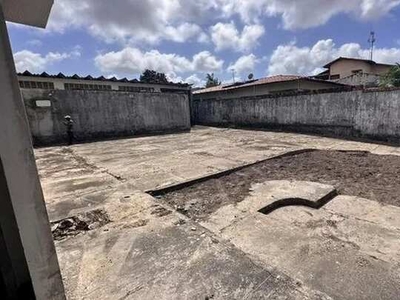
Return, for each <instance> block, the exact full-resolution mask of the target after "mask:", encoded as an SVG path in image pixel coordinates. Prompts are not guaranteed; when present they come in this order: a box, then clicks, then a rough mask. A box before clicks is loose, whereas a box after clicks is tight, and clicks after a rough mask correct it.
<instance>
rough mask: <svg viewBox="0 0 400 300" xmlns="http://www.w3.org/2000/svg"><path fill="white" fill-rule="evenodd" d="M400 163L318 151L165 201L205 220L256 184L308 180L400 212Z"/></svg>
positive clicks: (168, 196) (197, 186) (273, 162)
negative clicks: (393, 207)
mask: <svg viewBox="0 0 400 300" xmlns="http://www.w3.org/2000/svg"><path fill="white" fill-rule="evenodd" d="M399 170H400V157H399V156H393V155H375V154H371V153H368V152H345V151H314V152H307V153H302V154H297V155H293V156H287V157H281V158H275V159H271V160H268V161H265V162H262V163H259V164H256V165H253V166H250V167H248V168H244V169H242V170H240V171H237V172H234V173H231V174H229V175H225V176H222V177H220V178H215V179H210V180H208V181H205V182H202V183H198V184H195V185H192V186H189V187H186V188H183V189H181V190H178V191H174V192H170V193H167V194H165V195H163V196H162V197H161V199H162V200H163V201H166V202H167V203H168V204H169V205H171V206H173V207H174V208H175V209H176V210H178V211H179V212H181V213H183V214H185V215H187V216H189V217H192V218H195V219H203V218H205V217H207V216H208V215H209V214H211V213H212V212H214V211H216V210H217V209H218V208H220V207H221V206H224V205H227V204H231V203H238V202H240V201H242V200H243V199H244V198H245V197H246V196H247V195H248V194H249V190H250V187H251V185H252V184H254V183H262V182H265V181H267V180H303V181H313V182H320V183H325V184H330V185H333V186H334V187H335V188H336V189H337V191H338V192H339V194H343V195H350V196H358V197H362V198H367V199H370V200H375V201H378V202H381V203H383V204H391V205H396V206H400V198H399V196H398V195H400V176H399V172H400V171H399Z"/></svg>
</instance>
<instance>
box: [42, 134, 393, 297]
mask: <svg viewBox="0 0 400 300" xmlns="http://www.w3.org/2000/svg"><path fill="white" fill-rule="evenodd" d="M307 149H317V150H330V151H334V150H345V151H368V152H370V153H373V154H376V157H377V162H376V163H377V164H379V159H380V158H379V157H382V159H385V160H386V161H389V163H390V161H391V160H393V161H396V163H397V162H398V157H399V156H400V149H399V148H398V147H392V146H386V145H380V144H372V143H364V142H356V141H347V140H341V139H334V138H327V137H319V136H311V135H301V134H293V133H283V132H267V131H248V130H238V129H226V128H225V129H223V128H210V127H194V128H193V129H192V131H191V132H190V133H181V134H170V135H162V136H151V137H140V138H129V139H120V140H112V141H103V142H94V143H87V144H79V145H74V146H71V147H63V146H61V147H48V148H40V149H36V150H35V155H36V159H37V165H38V169H39V174H40V177H41V182H42V187H43V191H44V194H45V199H46V205H47V209H48V213H49V218H50V220H51V221H52V222H53V228H52V229H53V232H59V233H60V232H61V233H62V232H63V231H65V232H66V233H67V234H65V235H62V234H60V235H59V236H57V237H56V247H57V252H58V257H59V261H60V266H61V271H62V275H63V278H64V284H65V287H66V291H67V297H68V299H399V298H398V295H400V223H399V220H398V217H397V216H399V215H400V208H399V207H398V206H396V205H392V204H395V203H396V201H395V200H396V199H395V198H396V197H395V196H394V197H392V198H390V201H385V200H387V199H381V198H383V197H386V196H385V193H384V192H382V191H378V192H376V191H377V188H375V190H373V192H376V193H372V192H371V193H370V194H363V193H356V189H357V187H358V185H357V184H353V185H351V189H349V188H348V186H346V185H344V187H345V188H343V189H342V186H341V185H340V182H337V181H332V182H327V178H328V177H323V176H319V175H318V176H316V175H314V176H306V175H305V176H304V178H302V177H301V176H299V175H298V174H297V176H295V177H293V178H289V177H288V178H284V177H285V176H281V177H283V178H279V180H273V179H269V177H265V178H264V179H262V180H261V179H260V180H258V181H254V182H249V183H248V186H247V185H246V186H245V189H246V191H245V193H242V196H241V198H240V201H234V203H233V202H232V201H230V198H227V199H225V200H224V201H220V202H219V205H218V206H215V207H214V208H213V209H210V210H204V212H205V213H204V212H203V213H202V214H201V216H200V215H196V214H190V213H185V210H183V209H182V207H181V206H180V205H181V204H182V202H183V204H185V203H186V202H187V203H188V204H189V206H190V205H191V203H194V202H196V203H202V201H206V200H207V201H209V199H212V198H213V197H219V198H223V196H221V195H219V194H218V193H217V192H215V194H213V193H214V192H209V193H208V194H207V193H204V194H207V195H208V196H207V197H209V199H208V198H207V199H206V198H203V196H202V194H201V193H197V194H196V193H194V192H193V193H192V194H191V193H190V192H185V191H186V189H192V191H196V189H197V190H201V189H205V190H206V189H208V187H209V185H210V182H211V181H213V182H214V183H213V184H214V185H215V184H218V185H219V186H220V187H222V186H223V185H225V184H227V183H229V178H230V177H229V176H235V175H234V174H236V173H238V172H239V173H240V172H242V173H245V172H247V171H246V170H248V168H249V167H247V168H246V167H245V168H244V169H240V170H237V171H235V172H233V173H231V175H229V174H225V175H222V174H220V175H219V176H218V178H219V179H218V180H215V179H209V180H206V181H203V182H193V183H190V181H192V180H195V179H201V178H203V177H205V176H209V175H213V174H217V173H220V172H223V171H228V170H230V169H233V168H237V167H241V166H245V165H248V164H253V163H256V162H260V164H262V163H263V162H261V161H264V160H267V159H271V158H274V157H277V156H282V155H290V154H291V153H302V152H304V151H305V150H307ZM286 158H288V159H289V158H290V156H286ZM267 162H268V161H267ZM386 163H387V162H386ZM257 166H258V164H255V165H253V166H252V167H251V168H253V169H255V170H256V169H257ZM313 167H314V168H315V166H313ZM359 167H361V165H360V166H359ZM354 168H355V170H354V172H355V173H356V172H358V171H357V165H355V167H354ZM294 170H298V169H294ZM301 170H302V171H304V172H307V168H306V167H304V166H302V169H301ZM391 172H392V173H388V174H391V176H393V172H395V171H393V170H392V171H391ZM277 173H279V170H277ZM333 173H334V174H336V173H337V172H336V171H335V169H334V170H333ZM285 174H286V173H285ZM336 175H337V174H336ZM379 176H383V177H385V174H384V172H382V175H379ZM386 176H389V175H386ZM249 178H252V177H249ZM260 178H261V177H260ZM335 178H336V177H335ZM337 178H339V179H340V178H341V177H340V176H339V175H338V176H337ZM346 178H347V179H346V180H348V177H346ZM328 179H329V178H328ZM224 180H225V181H224ZM343 180H344V179H343ZM380 180H383V179H380ZM339 181H340V180H339ZM383 182H387V187H382V189H384V190H387V191H392V190H393V184H392V185H391V182H390V178H389V179H387V180H386V181H383ZM180 183H188V184H187V185H183V186H182V188H180V189H178V190H175V189H174V188H173V186H174V185H177V184H180ZM236 184H239V183H235V185H236ZM396 184H397V181H396V183H395V184H394V185H396ZM163 188H169V189H165V190H163ZM360 188H362V185H360ZM371 188H372V187H371ZM396 188H397V187H395V189H396ZM232 189H233V187H232ZM150 191H153V192H152V193H150V194H152V195H153V196H151V195H150V194H149V193H146V192H150ZM235 191H236V190H235ZM346 191H351V192H352V194H345V193H344V192H346ZM225 194H226V193H225ZM337 194H339V195H337ZM359 195H362V196H363V197H360V196H359ZM365 195H373V196H374V197H372V196H371V197H369V198H368V197H366V196H365ZM177 197H178V198H177ZM328 198H329V199H328ZM372 198H373V199H372ZM166 199H169V200H168V201H166ZM176 199H179V201H178V200H176ZM293 199H294V200H293ZM299 199H300V200H299ZM321 199H327V200H326V201H325V200H324V201H322V202H323V203H322V202H321V203H320V204H321V205H318V207H319V206H322V207H320V208H319V209H316V208H310V207H306V206H291V205H290V204H296V203H297V204H299V203H300V202H301V203H303V204H304V203H306V204H310V203H314V202H317V201H319V200H321ZM296 201H297V202H296ZM299 201H300V202H299ZM204 203H206V202H204ZM276 203H278V205H275V204H276ZM282 203H284V204H285V205H284V206H285V207H278V206H282V205H279V204H282ZM268 205H272V206H274V205H275V206H276V207H274V209H273V210H268V212H267V213H265V214H264V213H262V212H263V208H265V207H268ZM311 205H312V204H311ZM272 206H271V207H272ZM188 211H189V212H190V209H189V210H188ZM264 211H266V210H264ZM93 212H95V213H93ZM77 220H78V221H77ZM79 220H84V221H85V222H87V225H88V226H83V227H82V226H81V228H78V226H77V225H76V224H81V223H79ZM74 222H75V223H76V224H75V225H73V223H74ZM71 226H72V227H71Z"/></svg>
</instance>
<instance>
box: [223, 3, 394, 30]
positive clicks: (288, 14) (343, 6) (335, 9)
mask: <svg viewBox="0 0 400 300" xmlns="http://www.w3.org/2000/svg"><path fill="white" fill-rule="evenodd" d="M217 1H218V3H219V5H220V6H221V9H222V11H223V12H224V13H225V15H226V16H228V17H229V16H232V15H234V14H237V15H239V16H240V17H241V19H242V20H243V21H244V22H246V23H254V22H258V21H259V20H260V18H262V17H265V16H281V18H282V21H283V26H284V28H286V29H295V28H310V27H314V26H318V25H322V24H325V23H326V22H327V21H328V20H329V19H330V18H332V17H333V16H335V15H337V14H339V13H347V14H351V15H353V16H354V17H356V18H357V19H360V20H374V19H378V18H381V17H383V16H384V15H386V14H388V13H389V12H390V11H391V10H392V9H393V8H395V7H397V6H398V5H400V1H399V0H350V1H349V0H301V1H299V0H246V1H243V0H217Z"/></svg>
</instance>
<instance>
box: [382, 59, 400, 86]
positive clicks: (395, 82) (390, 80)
mask: <svg viewBox="0 0 400 300" xmlns="http://www.w3.org/2000/svg"><path fill="white" fill-rule="evenodd" d="M380 84H381V86H387V87H400V64H399V63H397V64H396V65H395V66H393V67H391V68H390V70H389V72H388V73H387V74H386V75H385V76H384V77H383V78H382V80H381V83H380Z"/></svg>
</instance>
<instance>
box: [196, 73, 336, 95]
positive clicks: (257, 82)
mask: <svg viewBox="0 0 400 300" xmlns="http://www.w3.org/2000/svg"><path fill="white" fill-rule="evenodd" d="M299 79H304V80H311V81H319V82H321V80H317V79H312V78H310V77H307V76H299V75H275V76H269V77H265V78H260V79H257V80H253V81H250V82H243V83H236V84H235V85H233V84H228V85H219V86H214V87H210V88H205V89H202V90H198V91H195V92H193V94H202V93H210V92H217V91H222V90H224V91H225V90H232V89H239V88H242V87H248V86H253V85H261V84H271V83H277V82H287V81H293V80H299ZM330 83H332V82H330Z"/></svg>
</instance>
